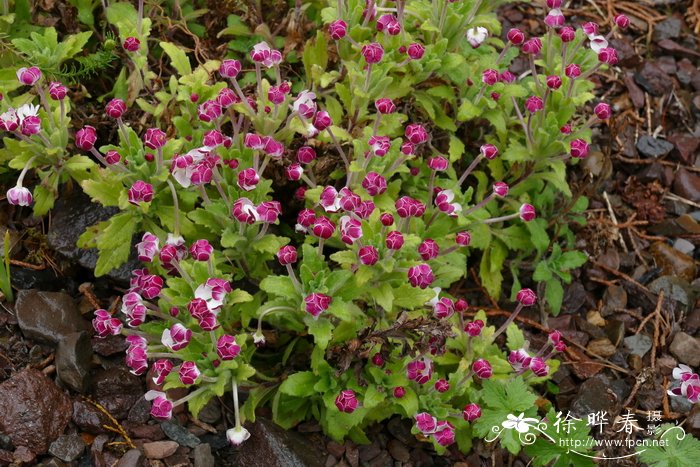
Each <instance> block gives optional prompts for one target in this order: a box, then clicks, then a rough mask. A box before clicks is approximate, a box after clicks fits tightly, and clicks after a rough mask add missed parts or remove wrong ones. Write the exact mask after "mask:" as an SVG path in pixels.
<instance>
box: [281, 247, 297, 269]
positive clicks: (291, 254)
mask: <svg viewBox="0 0 700 467" xmlns="http://www.w3.org/2000/svg"><path fill="white" fill-rule="evenodd" d="M277 259H278V260H279V262H280V264H281V265H282V266H286V265H287V264H294V263H296V262H297V249H296V248H294V247H293V246H291V245H285V246H283V247H282V248H280V249H279V251H278V252H277Z"/></svg>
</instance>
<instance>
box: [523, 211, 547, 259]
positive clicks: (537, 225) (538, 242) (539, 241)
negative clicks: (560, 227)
mask: <svg viewBox="0 0 700 467" xmlns="http://www.w3.org/2000/svg"><path fill="white" fill-rule="evenodd" d="M525 227H527V230H528V231H529V232H530V241H531V242H532V245H533V246H534V247H535V249H536V250H537V252H538V253H540V254H542V253H544V252H545V251H547V248H548V247H549V235H547V231H546V230H545V228H546V227H547V221H546V220H544V219H542V218H537V219H533V220H531V221H530V222H525Z"/></svg>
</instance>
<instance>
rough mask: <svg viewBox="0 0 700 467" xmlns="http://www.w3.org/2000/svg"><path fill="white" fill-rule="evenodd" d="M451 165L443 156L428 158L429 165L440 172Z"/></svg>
mask: <svg viewBox="0 0 700 467" xmlns="http://www.w3.org/2000/svg"><path fill="white" fill-rule="evenodd" d="M449 166H450V161H449V160H447V158H446V157H443V156H435V157H430V158H428V167H430V168H431V169H432V170H435V171H438V172H444V171H445V170H447V168H448V167H449Z"/></svg>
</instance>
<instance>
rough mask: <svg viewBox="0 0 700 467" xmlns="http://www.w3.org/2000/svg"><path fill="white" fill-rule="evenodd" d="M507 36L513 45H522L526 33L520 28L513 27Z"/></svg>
mask: <svg viewBox="0 0 700 467" xmlns="http://www.w3.org/2000/svg"><path fill="white" fill-rule="evenodd" d="M506 37H507V38H508V40H509V41H510V43H511V44H513V45H521V44H522V43H523V42H525V34H524V33H523V32H522V31H521V30H520V29H518V28H512V29H511V30H510V31H508V34H507V35H506Z"/></svg>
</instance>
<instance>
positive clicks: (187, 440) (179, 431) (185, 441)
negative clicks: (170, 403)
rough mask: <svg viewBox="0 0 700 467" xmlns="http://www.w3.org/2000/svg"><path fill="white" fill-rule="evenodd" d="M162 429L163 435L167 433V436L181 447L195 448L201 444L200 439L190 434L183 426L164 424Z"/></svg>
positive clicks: (161, 425)
mask: <svg viewBox="0 0 700 467" xmlns="http://www.w3.org/2000/svg"><path fill="white" fill-rule="evenodd" d="M160 427H161V428H162V429H163V433H165V436H167V437H168V438H170V439H172V440H173V441H175V442H177V443H178V444H180V445H181V446H187V447H188V448H194V447H197V445H198V444H200V443H201V441H200V440H199V438H197V437H196V436H195V435H193V434H192V433H190V432H189V431H188V430H187V428H185V427H183V426H180V425H176V424H174V423H171V422H163V423H161V424H160Z"/></svg>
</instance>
